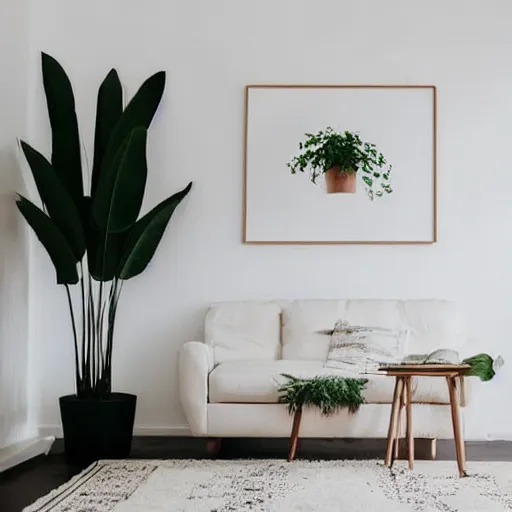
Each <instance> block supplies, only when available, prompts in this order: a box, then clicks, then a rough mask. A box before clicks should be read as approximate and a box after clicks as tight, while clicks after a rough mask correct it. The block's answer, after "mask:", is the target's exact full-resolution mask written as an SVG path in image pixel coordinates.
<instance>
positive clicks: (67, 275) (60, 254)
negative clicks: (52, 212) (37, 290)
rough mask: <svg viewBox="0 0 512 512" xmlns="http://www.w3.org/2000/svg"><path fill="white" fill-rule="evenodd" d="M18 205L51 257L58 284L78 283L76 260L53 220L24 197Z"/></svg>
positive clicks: (18, 201)
mask: <svg viewBox="0 0 512 512" xmlns="http://www.w3.org/2000/svg"><path fill="white" fill-rule="evenodd" d="M16 205H17V207H18V210H19V211H20V212H21V214H22V215H23V217H25V220H26V221H27V222H28V224H29V225H30V227H31V228H32V229H33V230H34V232H35V234H36V236H37V238H39V240H40V242H41V243H42V244H43V246H44V248H45V249H46V252H47V253H48V256H50V259H51V260H52V263H53V266H54V267H55V272H56V273H57V284H76V283H78V271H77V268H76V263H77V262H76V258H75V256H74V255H73V251H72V250H71V247H70V246H69V245H68V243H67V242H66V239H65V238H64V235H63V234H62V233H61V232H60V230H59V228H58V227H57V226H56V225H55V223H54V222H53V221H52V219H50V217H48V215H46V214H45V213H44V212H43V211H41V210H40V209H39V208H38V207H37V206H36V205H35V204H33V203H31V202H30V201H29V200H28V199H26V198H24V197H22V196H19V198H18V200H17V201H16Z"/></svg>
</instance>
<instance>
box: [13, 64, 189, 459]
mask: <svg viewBox="0 0 512 512" xmlns="http://www.w3.org/2000/svg"><path fill="white" fill-rule="evenodd" d="M42 71H43V83H44V90H45V95H46V101H47V106H48V115H49V120H50V126H51V133H52V151H51V160H47V159H46V158H45V157H44V156H43V155H42V154H41V153H39V152H38V151H36V150H35V149H34V148H32V147H31V146H30V145H29V144H27V143H25V142H22V143H21V147H22V150H23V153H24V155H25V157H26V159H27V161H28V164H29V166H30V169H31V171H32V175H33V177H34V180H35V183H36V186H37V190H38V192H39V195H40V198H41V203H42V208H40V207H39V206H37V205H36V204H34V203H33V202H31V201H29V200H28V199H27V198H25V197H22V196H19V198H18V200H17V207H18V209H19V210H20V212H21V214H22V215H23V217H24V218H25V219H26V221H27V222H28V224H29V225H30V227H31V228H32V229H33V231H34V232H35V234H36V236H37V237H38V239H39V240H40V242H41V243H42V245H43V246H44V248H45V249H46V252H47V253H48V255H49V257H50V259H51V261H52V263H53V265H54V267H55V272H56V280H57V283H58V284H61V285H63V286H64V289H65V291H66V295H67V299H68V305H69V313H70V318H71V327H72V336H70V337H71V341H72V343H73V345H74V369H75V385H76V390H75V391H76V392H75V394H73V395H69V396H63V397H61V398H60V411H61V419H62V426H63V432H64V443H65V450H66V455H67V456H68V458H69V459H70V460H73V461H80V462H83V461H89V460H96V459H98V458H124V457H126V456H127V455H128V454H129V452H130V448H131V440H132V433H133V423H134V417H135V408H136V396H135V395H132V394H127V393H116V392H113V390H112V365H113V356H114V342H115V341H117V340H116V337H115V335H114V328H115V325H116V313H117V310H118V305H119V300H120V296H121V291H122V288H123V282H124V281H126V280H128V279H131V278H133V277H136V276H138V275H139V274H141V273H142V272H143V271H144V270H145V269H146V267H147V266H148V264H149V263H150V261H151V259H152V257H153V255H154V254H155V251H156V249H157V247H158V245H159V243H160V240H161V238H162V236H163V234H164V231H165V229H166V227H167V224H168V223H169V220H170V218H171V216H172V214H173V212H174V211H175V209H176V208H177V207H178V205H179V204H180V203H181V201H182V200H183V199H184V198H185V196H186V195H187V194H188V193H189V192H190V189H191V186H192V184H191V183H190V184H189V185H188V186H187V187H185V188H184V189H183V190H181V191H180V192H177V193H176V194H174V195H172V196H170V197H169V198H167V199H165V200H164V201H162V202H161V203H160V204H158V205H157V206H155V207H154V208H153V209H151V210H150V211H149V212H148V213H147V214H145V215H144V216H142V217H140V218H139V216H140V210H141V205H142V200H143V197H144V191H145V186H146V178H147V172H148V169H147V161H146V146H147V134H148V128H149V126H150V124H151V122H152V119H153V117H154V115H155V113H156V111H157V108H158V105H159V104H160V100H161V98H162V94H163V92H164V87H165V73H164V72H159V73H156V74H155V75H153V76H151V77H150V78H149V79H148V80H146V81H145V82H144V83H143V84H142V86H141V87H140V89H139V90H138V92H137V93H136V94H135V95H134V97H133V98H132V99H131V101H130V102H129V103H128V105H127V106H126V108H124V106H123V93H122V87H121V83H120V80H119V76H118V74H117V72H116V71H115V70H112V71H110V73H109V74H108V75H107V77H106V78H105V80H104V81H103V83H102V84H101V86H100V88H99V92H98V97H97V110H96V128H95V138H94V160H93V168H92V174H91V179H90V182H88V181H89V180H87V179H84V177H86V176H87V174H86V173H85V172H84V169H83V166H82V159H81V149H80V148H81V147H82V146H81V141H80V138H79V131H78V122H77V116H76V112H75V100H74V95H73V89H72V86H71V83H70V81H69V78H68V76H67V75H66V73H65V71H64V69H63V68H62V67H61V66H60V64H59V63H58V62H57V61H56V60H55V59H53V58H52V57H50V56H49V55H46V54H43V55H42Z"/></svg>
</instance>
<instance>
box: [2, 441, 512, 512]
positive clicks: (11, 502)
mask: <svg viewBox="0 0 512 512" xmlns="http://www.w3.org/2000/svg"><path fill="white" fill-rule="evenodd" d="M287 450H288V440H287V439H225V440H224V441H223V444H222V449H221V451H220V453H219V455H218V458H221V459H235V458H283V459H284V458H285V457H286V454H287ZM384 451H385V440H383V439H364V440H356V439H352V440H342V439H328V440H323V439H322V440H320V439H301V441H300V445H299V450H298V453H297V458H302V459H312V460H314V459H316V460H318V459H378V458H383V456H384ZM466 451H467V458H468V460H503V461H512V442H505V441H503V442H502V441H493V442H470V443H467V445H466ZM131 457H132V458H134V459H196V458H197V459H202V458H207V457H208V453H207V450H206V440H204V439H194V438H182V437H172V438H169V437H139V438H135V439H134V442H133V450H132V454H131ZM437 459H438V460H454V459H455V450H454V447H453V442H450V441H438V445H437ZM82 469H83V468H81V467H78V466H71V465H68V464H67V463H66V461H65V459H64V455H63V445H62V441H57V442H56V443H55V445H54V447H53V448H52V451H51V453H50V455H48V456H46V457H45V456H41V457H37V458H36V459H33V460H31V461H28V462H26V463H25V464H22V465H20V466H18V467H16V468H12V469H10V470H8V471H5V472H4V473H1V474H0V512H21V510H22V509H23V508H24V507H25V506H27V505H30V504H31V503H33V502H34V501H35V500H36V499H37V498H39V497H41V496H44V495H45V494H47V493H48V492H50V491H51V490H52V489H55V488H56V487H58V486H59V485H62V484H63V483H65V482H67V481H68V480H69V479H70V478H71V477H72V476H74V475H76V474H77V473H79V472H80V471H81V470H82ZM91 512H92V511H91Z"/></svg>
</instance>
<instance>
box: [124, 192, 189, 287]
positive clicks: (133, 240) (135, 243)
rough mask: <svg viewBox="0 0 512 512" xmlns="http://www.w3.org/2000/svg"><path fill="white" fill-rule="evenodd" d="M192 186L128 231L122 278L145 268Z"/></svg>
mask: <svg viewBox="0 0 512 512" xmlns="http://www.w3.org/2000/svg"><path fill="white" fill-rule="evenodd" d="M191 188H192V183H189V184H188V186H187V187H185V188H184V189H183V190H181V191H180V192H178V193H177V194H174V195H173V196H171V197H169V198H168V199H166V200H165V201H162V202H161V203H160V204H159V205H157V206H155V208H153V209H152V210H151V211H150V212H149V213H147V214H146V215H144V217H142V218H141V219H140V220H138V221H137V222H136V223H135V225H134V226H133V227H132V229H131V230H130V231H129V233H128V241H127V243H126V246H125V248H124V251H123V252H124V254H123V259H122V264H121V266H120V267H119V272H118V274H117V276H118V277H119V278H120V279H131V278H132V277H135V276H138V275H139V274H140V273H142V272H143V271H144V270H145V268H146V267H147V266H148V264H149V262H150V261H151V259H152V258H153V256H154V254H155V251H156V249H157V248H158V244H159V243H160V240H161V239H162V236H163V234H164V232H165V228H166V227H167V224H168V223H169V220H170V219H171V216H172V214H173V213H174V210H176V208H177V207H178V205H179V204H180V203H181V201H182V200H183V199H184V198H185V196H186V195H187V194H188V193H189V192H190V189H191Z"/></svg>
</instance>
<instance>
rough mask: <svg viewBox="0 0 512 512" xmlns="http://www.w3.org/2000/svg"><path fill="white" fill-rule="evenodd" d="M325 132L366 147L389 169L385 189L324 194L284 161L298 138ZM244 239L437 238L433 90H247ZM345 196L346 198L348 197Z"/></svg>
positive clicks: (269, 241)
mask: <svg viewBox="0 0 512 512" xmlns="http://www.w3.org/2000/svg"><path fill="white" fill-rule="evenodd" d="M327 126H332V127H333V128H334V129H336V130H338V131H345V130H350V131H353V132H357V133H359V134H360V135H361V138H362V139H363V140H368V141H370V142H372V143H375V144H376V145H377V147H378V148H379V149H380V150H382V152H383V153H384V154H385V155H386V158H387V159H388V162H389V163H391V164H392V165H393V175H392V185H393V193H391V194H389V195H385V196H384V197H381V198H377V199H375V200H374V201H370V200H369V199H368V198H367V197H366V195H365V192H364V190H363V187H360V189H358V190H357V193H355V194H326V193H325V190H323V189H322V183H320V184H319V185H314V184H313V183H311V181H310V180H309V177H308V176H307V174H306V173H297V174H295V175H292V174H291V172H290V170H289V169H288V168H287V166H286V163H287V162H288V161H290V160H291V158H292V157H293V156H295V155H296V154H297V152H298V144H299V142H300V141H302V140H304V134H305V133H315V132H317V131H318V130H322V129H325V128H326V127H327ZM244 146H245V147H244V190H243V209H244V212H243V235H242V237H243V242H244V243H247V244H295V245H302V244H304V245H309V244H319V245H322V244H433V243H435V242H436V241H437V90H436V87H435V86H434V85H248V86H246V88H245V136H244ZM349 196H350V197H349Z"/></svg>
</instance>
